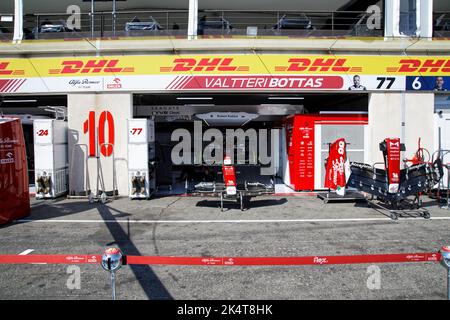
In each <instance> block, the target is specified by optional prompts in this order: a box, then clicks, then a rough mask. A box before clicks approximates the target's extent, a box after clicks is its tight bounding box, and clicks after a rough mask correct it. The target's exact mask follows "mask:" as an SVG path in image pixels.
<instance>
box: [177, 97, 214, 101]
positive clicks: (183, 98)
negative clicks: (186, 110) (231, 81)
mask: <svg viewBox="0 0 450 320" xmlns="http://www.w3.org/2000/svg"><path fill="white" fill-rule="evenodd" d="M212 99H213V98H212V97H177V100H212Z"/></svg>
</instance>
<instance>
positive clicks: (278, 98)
mask: <svg viewBox="0 0 450 320" xmlns="http://www.w3.org/2000/svg"><path fill="white" fill-rule="evenodd" d="M268 99H269V100H304V99H305V98H304V97H269V98H268Z"/></svg>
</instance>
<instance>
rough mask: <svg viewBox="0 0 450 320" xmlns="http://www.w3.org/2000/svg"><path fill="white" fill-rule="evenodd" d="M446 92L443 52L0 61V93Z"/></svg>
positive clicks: (447, 65)
mask: <svg viewBox="0 0 450 320" xmlns="http://www.w3.org/2000/svg"><path fill="white" fill-rule="evenodd" d="M118 90H119V91H152V90H153V91H185V90H192V91H205V90H215V91H222V90H232V91H261V90H265V91H277V90H288V91H289V90H296V91H299V90H300V91H317V90H329V91H342V90H371V91H380V90H381V91H392V90H393V91H404V90H437V91H446V90H450V57H448V58H447V57H433V56H426V57H414V56H360V55H353V56H350V55H348V56H335V55H293V54H240V55H151V56H102V57H77V58H73V57H70V58H61V57H58V58H24V59H0V93H49V92H50V93H55V92H56V93H65V92H77V91H78V92H83V91H118Z"/></svg>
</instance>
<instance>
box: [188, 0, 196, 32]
mask: <svg viewBox="0 0 450 320" xmlns="http://www.w3.org/2000/svg"><path fill="white" fill-rule="evenodd" d="M197 24H198V0H189V21H188V39H189V40H192V39H196V38H197Z"/></svg>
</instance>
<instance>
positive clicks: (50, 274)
mask: <svg viewBox="0 0 450 320" xmlns="http://www.w3.org/2000/svg"><path fill="white" fill-rule="evenodd" d="M424 206H425V207H426V208H427V209H429V210H430V212H431V216H432V219H431V220H425V219H423V218H408V219H402V218H400V219H399V220H398V221H392V220H390V219H389V218H388V217H385V216H384V215H382V214H381V213H379V212H377V211H375V210H374V209H370V208H367V206H366V205H365V204H364V203H362V204H355V203H328V204H324V203H323V202H322V201H321V200H319V199H317V198H315V197H313V196H304V195H302V196H268V197H259V198H255V199H252V201H251V203H250V206H249V209H248V210H246V211H243V212H242V211H240V210H239V208H238V206H237V204H234V203H227V205H226V208H227V209H228V210H227V211H225V212H221V211H220V209H219V208H218V202H217V201H216V200H214V199H209V200H205V199H202V198H196V197H179V196H171V197H164V198H157V199H152V200H150V201H130V200H128V199H118V200H115V201H113V202H109V203H107V204H105V205H103V204H99V203H96V204H89V203H88V202H87V201H86V200H67V199H57V200H55V201H36V200H33V201H32V214H31V216H29V217H28V218H26V220H24V221H22V222H16V223H13V224H10V225H7V226H3V227H1V228H0V239H1V241H0V254H19V253H20V252H23V251H24V250H27V249H33V250H34V251H33V252H32V253H30V254H101V253H102V252H103V251H104V249H105V248H106V247H109V246H118V247H119V248H120V249H121V250H122V251H123V252H124V253H125V254H129V255H163V256H171V255H173V256H205V257H208V256H304V255H307V256H309V255H346V254H365V253H401V252H432V251H437V250H438V249H439V248H440V247H441V246H442V245H449V244H450V220H447V219H450V211H447V210H442V209H439V208H438V207H437V206H436V204H435V202H433V201H432V200H431V199H424ZM433 218H437V219H435V220H434V219H433ZM128 219H129V221H130V223H129V224H128V223H127V220H128ZM334 219H338V220H334ZM340 219H343V220H340ZM358 219H360V220H358ZM56 220H57V221H56ZM224 220H226V221H224ZM242 220H245V221H242ZM274 220H278V221H274ZM154 221H159V223H154ZM116 222H120V223H116ZM202 222H203V223H202ZM377 266H378V267H379V268H380V271H381V289H375V290H371V289H369V288H368V286H367V282H368V279H369V277H370V276H371V273H368V267H369V265H340V266H296V267H293V266H259V267H221V266H212V267H211V266H210V267H206V266H195V267H190V266H124V267H123V268H122V269H121V270H119V272H118V275H117V298H118V299H283V300H284V299H445V298H446V290H447V288H446V272H445V269H444V268H443V267H442V266H440V265H439V264H438V263H409V264H379V265H377ZM67 267H68V266H61V265H0V299H109V298H110V283H109V275H108V273H106V272H105V271H103V270H102V269H101V267H100V266H98V265H80V270H81V288H80V289H72V290H71V289H68V288H67V285H66V283H67V281H68V280H69V277H70V276H71V274H68V273H67V271H68V269H67Z"/></svg>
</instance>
